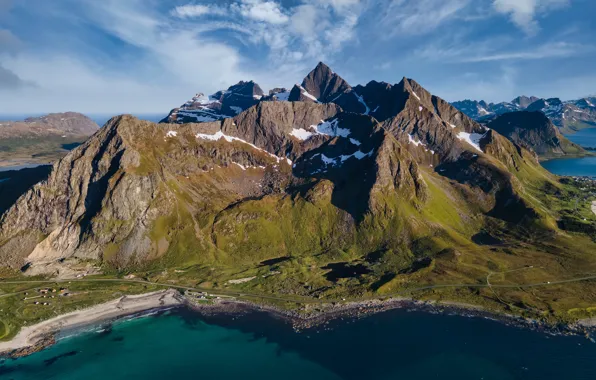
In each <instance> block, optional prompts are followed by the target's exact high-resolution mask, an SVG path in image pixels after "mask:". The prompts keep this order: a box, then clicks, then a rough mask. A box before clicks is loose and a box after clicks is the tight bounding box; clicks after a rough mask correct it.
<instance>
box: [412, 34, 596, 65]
mask: <svg viewBox="0 0 596 380" xmlns="http://www.w3.org/2000/svg"><path fill="white" fill-rule="evenodd" d="M443 42H444V41H443ZM512 42H513V41H512V40H510V39H508V38H491V39H488V40H485V41H477V42H473V43H466V42H461V41H460V42H459V43H457V42H456V43H453V44H451V45H449V44H447V43H438V44H437V43H432V44H429V45H426V46H424V47H421V48H419V49H416V50H415V51H414V52H413V55H412V57H413V59H422V60H427V61H433V62H449V63H482V62H496V61H528V60H540V59H557V58H570V57H577V56H582V55H587V54H590V53H592V52H594V51H595V47H594V46H592V45H584V44H579V43H574V42H565V41H557V42H546V43H542V44H538V45H536V46H525V47H524V48H511V47H509V45H514V44H513V43H512Z"/></svg>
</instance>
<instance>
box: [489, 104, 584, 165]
mask: <svg viewBox="0 0 596 380" xmlns="http://www.w3.org/2000/svg"><path fill="white" fill-rule="evenodd" d="M488 126H489V128H491V129H494V130H495V131H497V132H499V133H500V134H502V135H504V136H506V137H507V138H508V139H510V140H511V141H513V142H514V143H515V144H517V145H520V146H522V147H524V148H526V149H528V150H532V151H534V152H536V153H537V154H538V155H539V156H541V157H543V158H549V157H556V156H565V155H581V154H585V153H586V152H585V151H584V150H583V149H582V148H581V147H580V146H578V145H576V144H574V143H572V142H571V141H569V140H568V139H567V138H565V137H564V136H563V135H562V134H561V132H559V129H558V128H557V127H556V126H555V125H554V124H553V123H552V122H551V121H550V119H549V118H548V117H546V116H545V115H544V114H543V113H542V112H528V111H521V112H512V113H508V114H504V115H502V116H500V117H498V118H497V119H496V120H494V121H493V122H491V123H490V124H489V125H488Z"/></svg>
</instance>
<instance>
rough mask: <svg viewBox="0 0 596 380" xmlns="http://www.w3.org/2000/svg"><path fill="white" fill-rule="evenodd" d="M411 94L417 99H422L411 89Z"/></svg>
mask: <svg viewBox="0 0 596 380" xmlns="http://www.w3.org/2000/svg"><path fill="white" fill-rule="evenodd" d="M412 95H414V96H415V97H416V99H418V101H422V100H420V96H418V94H417V93H415V92H414V91H412Z"/></svg>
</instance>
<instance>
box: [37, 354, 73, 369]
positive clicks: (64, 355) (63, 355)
mask: <svg viewBox="0 0 596 380" xmlns="http://www.w3.org/2000/svg"><path fill="white" fill-rule="evenodd" d="M78 353H79V352H78V351H70V352H67V353H64V354H61V355H58V356H54V357H52V358H49V359H46V360H44V361H43V362H44V364H45V365H46V367H49V366H51V365H52V364H54V363H56V362H57V361H58V360H60V359H64V358H68V357H71V356H75V355H77V354H78Z"/></svg>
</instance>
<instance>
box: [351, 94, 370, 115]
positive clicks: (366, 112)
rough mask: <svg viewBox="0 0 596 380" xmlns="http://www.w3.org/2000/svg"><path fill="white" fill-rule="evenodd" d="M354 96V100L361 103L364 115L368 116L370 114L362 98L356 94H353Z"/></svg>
mask: <svg viewBox="0 0 596 380" xmlns="http://www.w3.org/2000/svg"><path fill="white" fill-rule="evenodd" d="M354 96H355V97H356V99H358V101H359V102H360V103H362V105H363V106H364V107H365V111H364V114H365V115H368V114H370V108H369V107H368V106H367V105H366V102H365V101H364V98H363V97H362V96H361V95H358V94H357V93H355V92H354Z"/></svg>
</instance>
